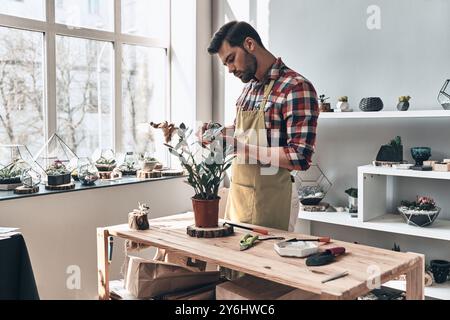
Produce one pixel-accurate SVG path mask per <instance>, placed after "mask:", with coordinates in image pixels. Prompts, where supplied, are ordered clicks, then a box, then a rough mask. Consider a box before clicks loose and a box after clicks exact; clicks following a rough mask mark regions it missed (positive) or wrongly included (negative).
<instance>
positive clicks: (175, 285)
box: [125, 257, 220, 299]
mask: <svg viewBox="0 0 450 320" xmlns="http://www.w3.org/2000/svg"><path fill="white" fill-rule="evenodd" d="M127 260H128V261H127V266H126V274H125V288H126V289H127V290H128V291H129V292H130V293H131V294H132V295H133V296H135V297H136V298H139V299H146V298H151V297H157V296H160V295H164V294H167V293H171V292H176V291H181V290H188V289H192V288H196V287H200V286H203V285H208V284H210V283H213V282H216V281H218V280H219V275H220V273H219V272H216V271H214V272H192V271H190V270H188V269H186V268H183V267H181V266H178V265H175V264H171V263H167V262H162V261H153V260H145V259H142V258H138V257H127Z"/></svg>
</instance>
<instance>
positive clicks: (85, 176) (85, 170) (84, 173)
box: [77, 158, 99, 186]
mask: <svg viewBox="0 0 450 320" xmlns="http://www.w3.org/2000/svg"><path fill="white" fill-rule="evenodd" d="M77 171H78V179H79V181H80V182H81V184H82V185H83V186H93V185H94V184H95V181H97V180H98V179H99V174H98V170H97V168H96V166H95V165H93V164H92V162H91V160H89V158H80V159H79V160H78V167H77Z"/></svg>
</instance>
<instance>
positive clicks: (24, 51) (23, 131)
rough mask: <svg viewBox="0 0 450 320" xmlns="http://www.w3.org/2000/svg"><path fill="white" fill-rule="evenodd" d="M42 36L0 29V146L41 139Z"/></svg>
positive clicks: (34, 146) (33, 146)
mask: <svg viewBox="0 0 450 320" xmlns="http://www.w3.org/2000/svg"><path fill="white" fill-rule="evenodd" d="M43 65H44V63H43V34H42V33H40V32H31V31H24V30H18V29H11V28H6V27H0V141H1V142H0V143H1V144H26V145H28V148H29V149H30V150H31V152H33V151H35V152H36V151H38V150H39V148H40V147H41V146H42V143H43V140H44V112H45V110H44V80H43V72H44V69H43Z"/></svg>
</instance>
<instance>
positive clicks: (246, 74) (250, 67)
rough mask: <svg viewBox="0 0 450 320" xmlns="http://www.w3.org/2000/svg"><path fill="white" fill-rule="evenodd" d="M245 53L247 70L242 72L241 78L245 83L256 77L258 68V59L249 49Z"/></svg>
mask: <svg viewBox="0 0 450 320" xmlns="http://www.w3.org/2000/svg"><path fill="white" fill-rule="evenodd" d="M244 50H245V48H244ZM245 53H246V54H245V70H244V71H243V72H242V76H241V77H240V78H241V81H242V82H243V83H248V82H250V81H251V80H253V79H255V75H256V70H257V69H258V61H257V60H256V57H255V56H254V55H253V54H251V53H250V52H248V51H247V50H245Z"/></svg>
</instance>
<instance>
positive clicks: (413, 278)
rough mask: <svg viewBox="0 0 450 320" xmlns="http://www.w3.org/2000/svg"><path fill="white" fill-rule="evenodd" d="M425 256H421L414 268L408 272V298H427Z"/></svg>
mask: <svg viewBox="0 0 450 320" xmlns="http://www.w3.org/2000/svg"><path fill="white" fill-rule="evenodd" d="M424 291H425V258H424V256H423V255H420V256H419V261H418V262H417V263H416V266H415V268H414V269H412V270H411V271H409V272H408V273H407V274H406V299H407V300H424V299H425V292H424Z"/></svg>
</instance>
